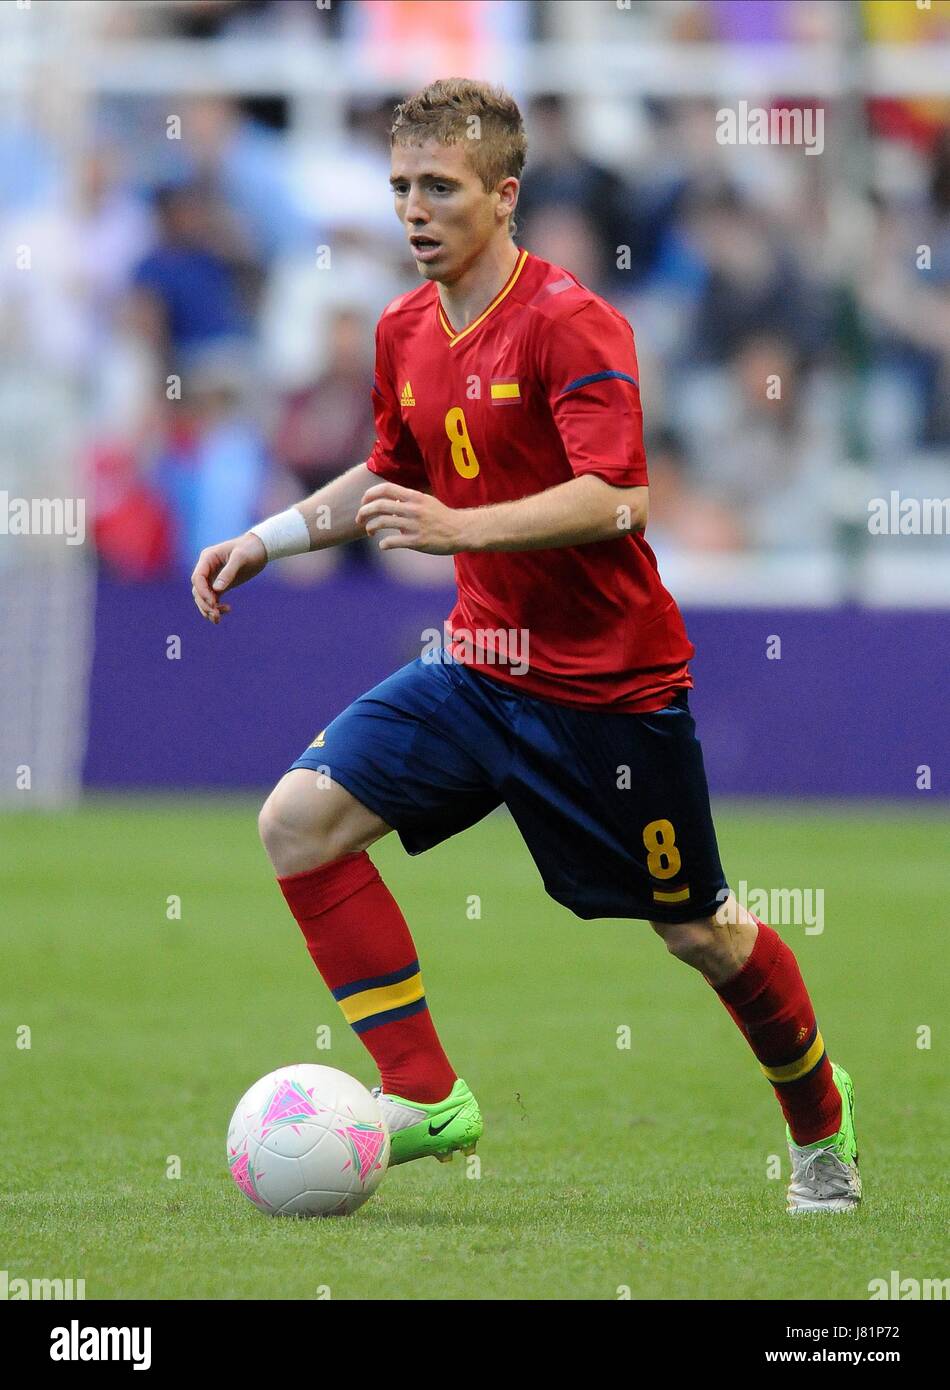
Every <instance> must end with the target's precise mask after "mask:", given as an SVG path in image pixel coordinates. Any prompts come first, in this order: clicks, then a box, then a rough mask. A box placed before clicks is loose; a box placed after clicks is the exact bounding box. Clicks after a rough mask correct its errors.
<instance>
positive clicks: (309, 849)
mask: <svg viewBox="0 0 950 1390" xmlns="http://www.w3.org/2000/svg"><path fill="white" fill-rule="evenodd" d="M257 828H258V832H259V834H260V837H261V843H262V844H263V846H264V848H265V850H266V851H267V855H268V857H269V859H270V861H271V863H272V864H273V865H274V867H275V869H276V870H277V872H278V873H293V872H296V871H297V870H296V868H289V867H288V864H289V863H290V862H293V863H294V865H296V864H297V862H298V861H299V860H300V858H301V856H303V858H304V859H305V860H307V861H308V862H307V863H306V864H305V865H304V867H305V868H316V867H317V865H318V864H320V863H323V862H324V861H325V860H326V859H329V858H332V857H333V855H332V853H330V852H329V846H328V843H327V841H328V839H329V837H328V835H327V834H326V831H325V828H324V827H323V826H322V825H321V823H320V821H319V819H318V818H315V817H314V816H313V815H312V814H310V813H307V812H305V811H304V809H303V808H302V807H301V806H300V804H299V801H298V800H297V799H296V798H295V797H294V796H293V795H292V794H289V793H288V791H287V789H286V788H285V787H283V786H282V785H281V784H280V783H278V785H277V786H276V787H275V788H274V790H273V791H272V792H271V794H270V796H269V797H268V798H267V800H266V801H265V802H264V805H263V806H262V807H261V811H260V815H259V816H258V818H257Z"/></svg>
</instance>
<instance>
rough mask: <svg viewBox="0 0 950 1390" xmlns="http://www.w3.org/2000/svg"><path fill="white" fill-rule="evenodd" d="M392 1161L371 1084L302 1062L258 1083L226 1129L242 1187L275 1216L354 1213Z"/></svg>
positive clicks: (230, 1159) (230, 1160) (236, 1177)
mask: <svg viewBox="0 0 950 1390" xmlns="http://www.w3.org/2000/svg"><path fill="white" fill-rule="evenodd" d="M388 1163H389V1131H388V1130H387V1128H386V1125H385V1123H384V1122H383V1117H382V1115H381V1114H380V1111H379V1106H378V1105H377V1104H376V1101H375V1099H374V1097H373V1096H371V1095H370V1093H369V1091H367V1089H366V1087H365V1086H361V1085H360V1083H359V1082H358V1081H357V1080H355V1078H354V1077H352V1076H347V1074H346V1072H343V1071H337V1070H336V1069H335V1068H334V1067H318V1066H312V1065H311V1064H310V1063H309V1062H300V1063H298V1064H297V1065H296V1066H292V1067H280V1068H279V1070H277V1071H272V1072H269V1073H268V1075H267V1076H262V1077H261V1079H260V1081H256V1082H255V1083H254V1085H253V1086H252V1087H251V1089H250V1090H249V1091H248V1092H247V1093H246V1094H245V1095H243V1096H242V1097H241V1099H240V1100H239V1101H238V1104H237V1108H236V1109H235V1111H234V1114H233V1116H232V1117H231V1126H230V1128H229V1130H228V1167H229V1168H230V1170H231V1177H232V1178H233V1179H234V1181H235V1182H236V1183H237V1185H238V1187H239V1188H240V1189H241V1191H242V1192H243V1193H244V1195H245V1197H247V1198H249V1199H250V1201H252V1202H253V1203H254V1205H255V1206H257V1207H260V1209H261V1211H266V1212H269V1213H270V1215H271V1216H349V1214H350V1213H351V1212H354V1211H356V1209H357V1207H361V1206H362V1205H363V1203H364V1202H365V1201H366V1200H367V1198H369V1197H372V1195H373V1193H374V1192H375V1191H376V1189H377V1187H378V1186H379V1184H380V1183H381V1182H382V1180H383V1175H384V1173H385V1172H386V1165H387V1164H388Z"/></svg>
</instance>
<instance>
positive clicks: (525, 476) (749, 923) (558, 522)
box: [192, 79, 861, 1212]
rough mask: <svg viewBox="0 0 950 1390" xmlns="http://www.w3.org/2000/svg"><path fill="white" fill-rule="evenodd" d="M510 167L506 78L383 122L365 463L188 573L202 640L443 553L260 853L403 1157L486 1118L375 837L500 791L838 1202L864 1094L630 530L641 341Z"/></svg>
mask: <svg viewBox="0 0 950 1390" xmlns="http://www.w3.org/2000/svg"><path fill="white" fill-rule="evenodd" d="M525 154H526V141H525V134H524V128H523V124H522V120H521V115H520V113H519V110H518V107H517V106H516V104H515V102H514V101H513V100H512V99H511V97H509V96H508V95H507V94H506V93H504V92H503V91H500V90H498V89H496V88H492V87H489V86H486V85H483V84H480V83H476V82H471V81H467V80H462V79H451V80H444V81H439V82H435V83H433V84H432V85H431V86H429V87H427V88H426V89H425V90H424V91H422V92H419V93H418V94H417V95H415V96H413V97H411V98H410V99H409V100H407V101H405V102H403V103H402V104H401V105H400V106H399V107H397V109H396V112H395V119H394V123H393V128H392V179H391V183H392V189H393V195H394V198H395V206H396V213H397V215H398V217H399V219H400V221H401V222H402V224H403V226H404V228H405V231H406V236H407V237H408V241H409V245H410V246H411V248H412V252H413V255H414V257H415V260H416V263H417V265H418V268H419V272H420V274H421V276H422V278H423V282H424V283H423V284H421V285H420V286H419V287H417V288H416V289H414V290H411V291H409V293H407V294H404V295H402V296H401V297H400V298H399V299H397V300H395V301H394V302H393V303H392V304H390V305H389V307H388V308H387V309H386V310H385V312H384V313H383V315H382V317H381V318H380V320H379V324H378V327H377V330H376V377H375V383H374V386H373V402H374V407H375V416H376V443H375V445H374V447H373V451H372V453H371V455H370V457H369V459H368V460H367V461H366V462H364V463H359V464H358V465H357V466H356V467H354V468H352V469H351V470H349V471H348V472H347V473H344V474H343V475H341V476H340V477H339V478H337V479H335V480H333V481H332V482H330V483H328V484H327V485H326V486H325V487H322V488H320V489H319V490H318V491H317V492H315V493H314V494H313V495H312V496H311V497H309V498H307V499H306V500H305V501H303V502H301V503H299V504H298V505H297V506H296V507H291V508H290V509H289V510H288V511H286V512H283V513H281V514H279V515H278V516H274V517H270V518H268V519H267V520H265V521H263V522H261V523H260V524H259V525H258V526H255V527H254V528H252V530H251V531H249V532H248V533H247V534H246V535H244V536H240V537H237V538H235V539H233V540H229V541H224V542H222V543H220V544H217V545H213V546H210V547H209V548H208V549H206V550H204V551H202V553H201V555H200V557H199V559H198V563H197V566H196V568H195V571H194V574H193V576H192V584H193V593H194V598H195V602H196V604H197V606H198V608H199V610H200V611H201V613H202V614H203V615H204V616H205V617H206V618H207V619H209V620H210V621H211V622H212V623H215V624H217V623H219V622H220V621H221V619H222V617H223V615H224V614H226V613H228V612H229V611H230V605H229V604H228V603H225V602H222V596H223V595H224V594H225V593H229V592H230V591H231V590H232V589H234V588H236V587H237V586H238V585H239V584H243V583H245V582H246V581H247V580H249V579H251V578H252V577H253V576H254V575H256V574H258V573H259V572H260V571H261V570H262V569H263V568H264V566H265V564H267V563H268V562H269V561H272V560H275V559H278V558H279V557H281V556H285V555H291V554H297V553H300V552H303V551H307V550H315V549H321V548H323V547H325V546H329V545H338V544H341V543H343V542H346V541H349V540H352V539H354V538H356V537H357V536H360V535H362V534H364V533H365V534H366V535H369V536H372V537H375V538H377V541H378V545H379V548H380V549H381V550H389V549H396V548H399V547H403V548H409V549H413V550H418V551H423V552H426V553H429V554H436V555H454V556H455V569H456V579H457V586H458V600H457V603H456V605H455V607H454V609H453V611H452V614H451V616H450V618H449V620H448V622H447V625H446V627H447V634H446V641H445V644H444V645H443V646H442V647H440V648H438V649H437V650H434V651H432V652H428V653H425V654H423V655H420V657H419V658H418V659H417V660H415V661H412V662H410V663H409V664H408V665H407V666H405V667H403V668H402V669H401V670H399V671H397V672H395V674H393V675H391V676H389V677H388V678H387V679H386V680H384V681H383V682H382V683H381V684H380V685H378V686H376V687H375V688H374V689H373V690H370V691H369V692H368V693H367V694H366V695H363V696H362V697H361V698H360V699H358V700H356V701H355V702H354V703H353V704H351V705H350V706H349V707H348V708H347V709H345V710H343V711H342V713H340V714H338V715H337V716H336V718H335V719H333V720H332V721H331V722H330V723H329V724H328V725H327V727H326V728H325V729H324V730H323V731H322V732H321V733H319V734H318V735H317V737H316V738H315V740H314V742H313V743H312V744H311V746H310V747H309V748H308V749H307V750H306V751H305V752H304V753H303V754H302V756H301V757H299V758H298V759H297V761H296V762H295V763H294V764H293V766H292V768H291V769H290V770H289V771H288V772H287V773H286V774H285V776H284V777H283V778H282V779H281V780H280V782H279V783H278V784H277V786H276V788H275V789H274V791H273V792H272V793H271V795H270V796H269V797H268V799H267V801H266V803H265V805H264V807H263V810H262V812H261V817H260V830H261V836H262V839H263V842H264V846H265V848H266V850H267V853H268V855H269V857H270V859H271V862H272V864H273V866H274V869H275V871H276V874H277V876H278V882H279V884H280V887H281V890H282V891H283V894H284V897H285V898H286V900H287V903H288V906H289V907H290V910H291V912H292V913H293V915H294V917H295V918H296V920H297V922H298V923H299V925H300V928H301V930H302V932H303V934H304V937H305V939H306V943H307V947H308V950H309V952H310V954H311V956H312V958H313V961H314V963H315V965H316V967H317V969H318V970H319V972H320V974H321V975H322V977H323V979H324V981H325V982H326V984H327V986H328V987H329V989H330V990H331V991H332V993H333V995H334V997H335V998H336V1000H337V1001H338V1003H339V1004H340V1007H341V1008H342V1010H343V1014H344V1016H345V1018H346V1020H347V1022H349V1023H350V1024H351V1025H352V1027H353V1028H354V1030H355V1031H356V1032H357V1033H358V1035H359V1037H360V1039H361V1041H362V1042H363V1044H364V1045H365V1047H366V1048H367V1050H368V1051H369V1052H370V1053H371V1055H372V1057H373V1060H374V1061H375V1063H376V1065H377V1066H378V1068H379V1073H380V1086H379V1087H378V1088H377V1090H376V1094H377V1096H378V1099H379V1103H380V1107H381V1109H382V1112H383V1115H384V1118H385V1120H386V1123H387V1125H388V1127H389V1130H390V1134H391V1143H392V1158H391V1162H392V1163H393V1164H398V1163H405V1162H407V1161H409V1160H410V1159H415V1158H421V1157H423V1156H425V1155H429V1154H431V1155H434V1156H435V1157H436V1158H438V1159H441V1160H446V1159H448V1158H450V1157H451V1156H452V1153H453V1152H454V1151H455V1150H456V1149H460V1150H461V1151H462V1152H463V1153H468V1152H471V1150H472V1148H473V1146H474V1145H475V1143H476V1141H477V1140H478V1139H479V1137H480V1136H481V1133H482V1119H481V1115H480V1113H479V1108H478V1104H477V1102H476V1100H475V1097H474V1096H473V1094H472V1092H471V1090H470V1089H469V1087H468V1086H467V1085H466V1083H465V1082H464V1081H463V1080H462V1079H461V1078H460V1077H458V1076H457V1075H456V1072H455V1070H454V1068H453V1067H452V1064H451V1063H450V1061H449V1059H448V1058H447V1056H446V1055H445V1052H444V1051H443V1049H442V1046H441V1044H440V1042H439V1038H438V1035H437V1033H436V1031H435V1027H434V1025H433V1022H432V1018H431V1016H430V1012H429V1007H428V1003H427V1000H426V996H425V993H424V991H423V985H422V977H421V974H420V967H419V961H418V958H417V953H416V949H415V946H414V945H413V940H412V936H411V934H410V930H409V927H408V925H407V924H406V921H405V919H404V917H403V915H402V913H401V912H400V910H399V907H398V905H397V904H396V902H395V900H394V898H393V897H392V894H391V893H390V892H389V889H388V888H387V887H386V885H385V884H384V883H383V882H382V880H381V878H380V875H379V873H378V872H377V870H376V868H375V867H374V865H373V863H372V861H371V860H370V858H369V856H368V854H367V849H368V848H369V846H370V845H372V844H374V843H375V842H376V841H377V840H379V839H380V838H381V837H382V836H384V835H386V834H388V833H389V832H390V831H391V830H396V831H397V832H398V834H399V837H400V839H401V841H402V843H403V845H404V847H405V849H406V850H407V851H408V852H409V854H412V855H416V854H420V853H422V851H424V850H426V849H429V848H430V847H431V846H433V845H435V844H438V843H439V842H440V841H442V840H445V839H447V838H448V837H449V836H451V835H455V834H457V833H458V832H459V831H461V830H465V829H466V828H467V827H468V826H470V825H474V824H475V822H476V821H478V820H480V819H481V818H482V817H483V816H485V815H486V814H487V813H488V812H489V811H491V810H492V809H493V808H494V807H496V806H498V805H500V804H501V803H502V802H504V803H505V804H506V805H507V806H508V808H509V810H510V812H511V814H512V816H513V818H514V820H515V823H516V824H517V826H518V829H519V830H520V832H521V834H522V836H523V838H524V840H525V842H526V844H527V846H528V849H529V851H530V853H531V854H532V856H533V858H534V860H535V863H536V864H537V866H538V868H539V870H540V872H541V875H542V878H543V881H544V886H545V889H546V890H547V892H548V893H549V894H550V895H551V896H552V897H553V898H555V899H556V900H557V901H558V902H560V903H563V904H565V905H566V906H567V907H569V908H570V909H571V910H572V911H573V912H574V913H575V914H576V915H577V916H578V917H581V918H596V917H635V918H645V919H646V920H648V921H649V922H650V923H651V925H652V927H653V929H654V931H656V932H657V934H658V935H659V936H660V937H661V938H662V939H663V941H664V942H665V943H666V946H667V949H668V950H669V951H670V952H671V953H672V954H673V955H674V956H675V957H676V958H677V959H679V960H682V961H685V962H686V963H687V964H688V965H690V966H692V967H693V968H694V969H696V970H699V971H700V972H701V973H702V975H703V976H704V977H705V979H706V980H707V981H708V983H709V985H710V986H711V988H712V989H713V990H714V991H715V992H716V994H718V996H719V998H720V1000H721V1001H722V1003H723V1004H724V1005H725V1007H726V1009H728V1011H729V1013H730V1014H731V1015H732V1018H733V1019H734V1021H735V1023H736V1026H737V1027H738V1029H739V1031H740V1033H741V1034H742V1035H743V1037H744V1038H745V1039H746V1041H747V1042H748V1044H749V1045H750V1046H751V1048H752V1051H753V1053H754V1054H755V1056H756V1058H757V1059H758V1061H759V1063H760V1064H761V1067H762V1070H763V1072H764V1073H765V1076H766V1077H767V1078H768V1080H769V1081H770V1082H771V1084H772V1086H773V1087H774V1089H775V1094H776V1096H777V1097H778V1101H779V1104H780V1106H781V1108H782V1111H783V1113H784V1116H785V1120H786V1123H787V1137H788V1142H789V1149H790V1153H791V1159H792V1178H791V1183H790V1185H789V1188H788V1210H789V1211H791V1212H811V1211H815V1212H818V1211H828V1212H832V1211H833V1212H837V1211H847V1210H851V1209H853V1208H854V1207H855V1206H856V1205H857V1203H858V1202H859V1200H860V1194H861V1184H860V1178H859V1176H858V1167H857V1150H856V1141H855V1134H854V1120H853V1107H854V1101H853V1088H852V1083H851V1079H850V1077H849V1076H848V1075H847V1073H846V1072H845V1071H844V1070H843V1069H842V1068H841V1067H839V1066H837V1065H836V1064H834V1063H832V1062H831V1061H830V1060H829V1058H828V1056H827V1053H826V1051H825V1044H824V1041H823V1039H822V1036H821V1033H820V1031H819V1029H818V1025H817V1022H816V1020H815V1013H814V1010H813V1008H812V1005H811V1001H810V999H809V996H808V992H807V990H806V989H805V985H804V983H803V981H802V977H801V974H800V972H799V969H798V965H797V964H796V961H795V957H794V956H793V954H792V952H791V950H790V949H789V947H788V946H787V945H786V944H785V942H784V941H782V939H781V938H780V937H779V936H778V934H777V933H776V932H775V931H773V930H772V929H771V928H770V927H768V926H767V925H765V923H763V922H760V921H759V920H758V919H757V918H756V917H755V916H753V915H752V914H751V913H749V912H747V911H746V910H745V909H744V908H743V907H742V906H741V905H740V904H739V903H737V901H736V899H735V898H734V896H733V895H732V894H731V893H730V892H729V889H728V886H727V884H726V881H725V878H724V877H723V871H722V867H721V865H720V862H719V852H718V848H717V844H716V836H715V831H714V829H713V823H712V818H711V815H710V810H709V796H708V791H707V786H706V777H705V772H704V769H703V760H702V752H701V748H700V744H699V742H698V741H697V738H696V734H695V726H694V722H693V717H692V715H691V713H690V709H689V701H688V694H687V692H688V690H689V688H690V687H691V685H692V680H691V677H690V674H689V664H688V663H689V660H690V658H691V656H692V655H693V651H694V649H693V647H692V646H691V644H690V642H689V640H688V638H687V636H686V631H685V628H684V625H683V620H682V618H681V616H680V613H679V610H678V609H677V606H676V604H675V603H674V601H673V599H672V598H671V597H670V595H669V594H668V593H667V591H666V590H665V589H664V587H663V585H662V583H661V582H660V578H659V575H658V573H657V567H656V561H655V559H654V556H653V553H652V551H651V550H650V547H649V546H648V545H647V543H646V540H645V539H644V535H643V532H644V527H645V526H646V521H647V496H648V489H647V469H646V462H645V458H644V451H643V433H642V416H641V408H640V394H639V387H638V382H637V377H638V369H637V359H636V352H635V348H634V340H633V334H632V331H631V329H630V326H629V324H628V323H627V322H626V320H625V319H624V318H623V317H622V316H621V315H620V314H619V313H617V312H616V310H614V309H613V308H611V307H610V306H609V305H608V304H606V303H605V302H604V301H603V300H602V299H600V298H599V297H598V296H597V295H596V294H593V293H592V292H591V291H590V290H588V289H586V288H585V287H584V286H583V285H581V284H580V283H579V282H578V281H577V280H576V279H575V277H574V276H573V275H571V274H570V272H569V271H567V270H564V269H562V268H561V267H560V266H555V265H550V264H548V263H547V262H546V261H543V260H541V259H539V258H538V257H537V256H534V255H532V254H531V253H530V252H529V251H528V250H525V249H522V248H519V247H518V246H517V245H516V243H515V241H514V239H513V236H512V220H513V215H514V212H515V205H516V202H517V197H518V187H519V178H520V176H521V173H522V170H523V167H524V162H525ZM328 770H329V778H328V777H327V771H328Z"/></svg>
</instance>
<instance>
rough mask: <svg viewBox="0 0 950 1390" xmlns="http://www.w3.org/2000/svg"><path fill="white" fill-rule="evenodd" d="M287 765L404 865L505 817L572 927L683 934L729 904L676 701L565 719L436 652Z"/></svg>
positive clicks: (695, 748) (684, 712)
mask: <svg viewBox="0 0 950 1390" xmlns="http://www.w3.org/2000/svg"><path fill="white" fill-rule="evenodd" d="M293 766H294V767H295V768H310V769H312V770H314V771H319V772H323V773H324V774H328V775H329V776H330V777H331V778H332V779H333V780H334V781H336V782H338V783H339V784H340V785H341V786H343V787H345V788H346V789H347V791H349V792H350V793H352V795H353V796H355V797H356V799H357V800H358V801H361V802H362V803H363V805H364V806H367V807H369V809H370V810H371V811H373V812H374V813H375V814H376V815H377V816H379V817H380V818H381V819H382V820H384V821H385V822H386V824H387V825H390V826H392V827H393V829H394V830H396V831H397V832H398V834H399V837H400V839H401V840H402V843H403V845H404V846H405V848H406V850H407V851H408V852H409V854H421V853H422V851H423V850H427V849H431V848H432V846H433V845H437V844H439V843H441V841H442V840H447V839H448V838H449V837H450V836H452V835H457V834H458V833H459V831H460V830H466V829H468V827H469V826H470V825H474V824H475V823H476V821H480V820H481V819H482V817H483V816H485V815H487V814H488V812H489V811H492V810H494V808H495V807H496V806H500V805H501V804H502V803H503V802H504V803H505V804H506V805H507V807H508V809H509V810H510V812H511V814H512V816H513V818H514V820H515V822H516V824H517V826H518V829H519V830H520V832H521V835H522V837H523V839H524V841H525V844H526V845H527V846H528V849H529V850H530V852H531V855H532V858H533V859H534V862H535V864H536V865H537V867H538V869H539V870H540V873H541V877H542V880H543V882H544V887H545V889H546V890H547V892H548V893H550V895H551V897H552V898H555V899H556V900H557V901H558V902H559V903H563V904H564V906H565V907H569V908H570V909H571V911H572V912H574V913H575V914H576V915H577V916H578V917H583V918H591V917H643V918H646V919H647V920H653V921H658V922H685V921H689V920H691V919H692V918H694V917H706V916H709V915H710V914H711V913H713V912H715V911H716V909H717V907H718V906H719V904H720V903H721V902H722V900H723V897H724V896H725V894H726V893H727V892H728V889H727V886H726V881H725V879H724V877H723V872H722V865H721V864H720V862H719V850H718V847H717V845H716V832H715V830H714V829H713V823H712V816H711V815H710V810H709V792H708V789H707V786H706V774H705V771H704V769H703V755H702V749H701V747H700V744H699V740H698V739H697V738H696V726H695V723H694V721H693V716H692V715H691V714H690V712H689V705H688V701H687V698H686V691H685V690H682V691H679V692H678V693H677V694H676V695H675V696H674V698H673V700H672V703H671V704H669V705H667V706H666V708H665V709H662V710H658V711H657V712H656V713H654V714H613V713H609V712H607V711H603V710H597V709H590V710H587V709H575V708H572V707H570V706H568V705H560V704H555V703H553V702H552V701H551V700H539V699H537V698H536V697H534V696H531V695H525V694H522V693H521V692H520V691H519V690H518V689H517V688H515V687H512V686H510V685H507V684H503V683H502V682H501V681H496V680H493V679H492V678H491V677H489V676H483V675H481V674H479V673H478V672H475V671H472V670H471V669H470V668H469V667H467V666H465V665H463V664H461V663H459V662H455V661H452V659H451V657H449V656H448V654H447V653H446V652H445V651H444V649H443V650H442V651H440V652H438V653H435V654H433V655H432V656H429V657H419V658H418V659H417V660H415V661H411V662H410V663H409V664H408V665H407V666H404V667H402V669H401V670H399V671H396V672H395V673H394V674H393V675H391V676H389V677H388V678H387V679H386V680H384V681H382V682H381V683H380V684H379V685H377V686H375V687H374V688H373V689H372V690H370V691H368V692H367V693H366V694H365V695H362V696H361V697H360V698H359V699H358V700H355V701H354V702H353V704H351V705H350V706H348V708H347V709H345V710H343V712H342V713H341V714H339V715H337V717H336V718H335V719H334V720H333V722H332V723H331V724H329V725H328V726H327V728H326V729H325V730H324V731H323V732H322V733H320V734H318V735H317V738H316V739H315V740H314V742H313V744H312V745H311V746H310V747H309V748H308V749H307V751H306V752H305V753H304V754H303V756H302V757H300V758H298V759H297V761H296V762H295V763H294V764H293Z"/></svg>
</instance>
